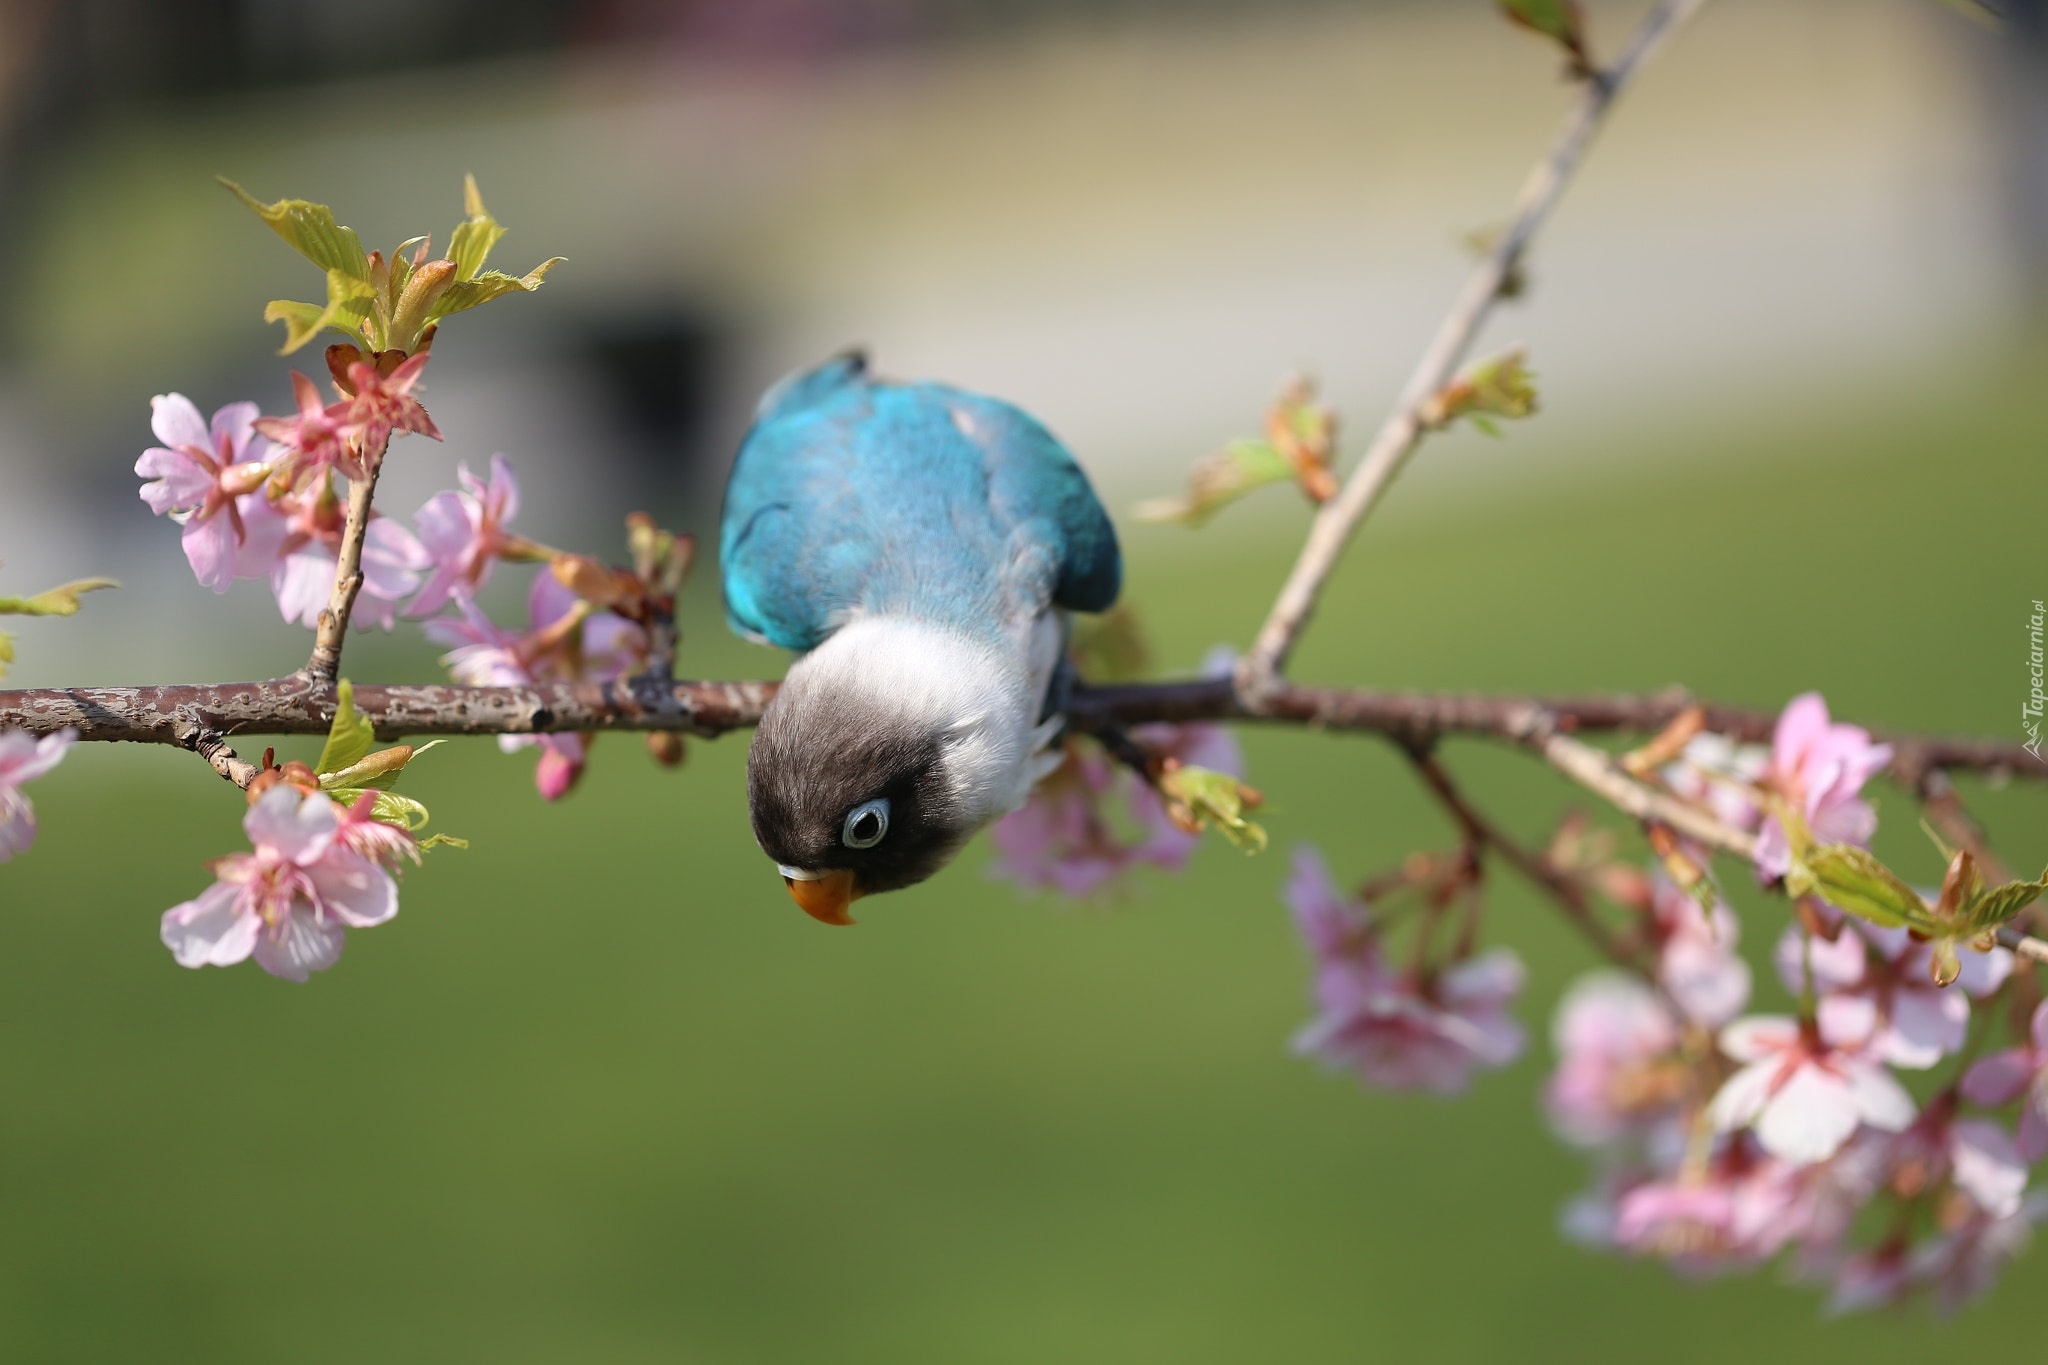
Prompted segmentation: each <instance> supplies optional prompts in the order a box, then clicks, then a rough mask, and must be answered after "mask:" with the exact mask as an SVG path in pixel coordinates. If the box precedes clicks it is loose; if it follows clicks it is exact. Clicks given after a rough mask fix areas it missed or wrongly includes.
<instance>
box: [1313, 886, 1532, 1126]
mask: <svg viewBox="0 0 2048 1365" xmlns="http://www.w3.org/2000/svg"><path fill="white" fill-rule="evenodd" d="M1286 895H1287V902H1288V904H1289V905H1290V906H1291V907H1292V908H1293V910H1294V921H1295V924H1296V926H1297V927H1298V928H1299V929H1300V930H1301V936H1302V938H1303V939H1304V940H1306V941H1307V943H1308V946H1309V951H1310V953H1311V954H1312V955H1313V957H1314V959H1315V1004H1316V1017H1315V1018H1314V1019H1313V1020H1311V1021H1310V1022H1309V1024H1308V1025H1307V1026H1306V1027H1304V1028H1303V1029H1302V1030H1301V1031H1300V1032H1299V1033H1297V1034H1295V1036H1294V1050H1295V1051H1296V1052H1299V1053H1302V1054H1305V1055H1308V1056H1313V1057H1317V1058H1319V1059H1321V1060H1322V1061H1323V1062H1324V1063H1325V1064H1326V1065H1328V1066H1330V1067H1331V1068H1333V1069H1339V1070H1345V1071H1350V1072H1353V1073H1355V1074H1356V1075H1357V1076H1358V1077H1359V1078H1360V1079H1361V1080H1363V1081H1365V1082H1366V1083H1367V1084H1369V1085H1376V1086H1380V1087H1383V1088H1385V1089H1389V1090H1428V1091H1433V1092H1435V1093H1437V1094H1456V1093H1458V1092H1459V1091H1462V1090H1464V1089H1465V1088H1466V1086H1467V1085H1468V1084H1470V1082H1471V1079H1472V1076H1473V1074H1474V1073H1475V1072H1477V1071H1480V1070H1483V1069H1488V1068H1494V1067H1503V1066H1506V1065H1507V1064H1508V1063H1510V1062H1512V1061H1514V1060H1515V1058H1517V1057H1519V1056H1521V1054H1522V1048H1523V1044H1524V1038H1523V1033H1522V1026H1521V1025H1520V1024H1518V1023H1516V1022H1515V1019H1514V1016H1513V1015H1512V1013H1510V1011H1511V1009H1512V1007H1513V1005H1514V1002H1515V997H1516V996H1518V995H1520V994H1521V991H1522V982H1523V977H1524V975H1525V973H1524V972H1523V970H1522V963H1521V960H1520V959H1518V958H1517V957H1516V956H1515V955H1514V954H1513V953H1512V952H1510V951H1509V950H1507V949H1505V948H1496V949H1494V950H1492V951H1490V952H1485V953H1478V954H1474V953H1472V952H1471V950H1470V944H1469V943H1461V944H1457V945H1454V946H1453V948H1452V949H1451V951H1450V953H1449V954H1448V955H1447V956H1446V957H1444V958H1441V959H1434V960H1433V959H1431V958H1429V957H1427V956H1426V955H1425V954H1424V953H1422V952H1420V951H1418V952H1416V953H1415V954H1414V956H1413V958H1412V960H1411V961H1409V962H1407V963H1406V964H1401V965H1397V964H1396V963H1395V962H1394V961H1393V960H1392V959H1391V957H1390V956H1389V954H1388V952H1387V946H1386V941H1385V928H1386V924H1385V922H1384V920H1383V919H1382V917H1381V916H1380V915H1379V914H1378V913H1377V912H1376V910H1375V907H1374V906H1373V905H1372V904H1370V903H1369V902H1368V900H1367V899H1366V898H1365V897H1364V896H1362V895H1361V896H1345V895H1344V894H1343V893H1342V892H1340V891H1339V890H1338V889H1337V887H1336V884H1335V883H1334V882H1333V881H1332V880H1331V877H1330V871H1329V868H1328V867H1327V865H1325V863H1324V862H1323V858H1322V855H1321V854H1319V853H1317V852H1316V851H1315V850H1314V849H1313V848H1306V847H1304V848H1301V849H1298V850H1297V851H1296V852H1295V856H1294V874H1293V876H1292V877H1290V878H1289V880H1288V883H1287V892H1286ZM1417 942H1418V944H1420V945H1423V946H1426V936H1425V935H1421V934H1418V939H1417Z"/></svg>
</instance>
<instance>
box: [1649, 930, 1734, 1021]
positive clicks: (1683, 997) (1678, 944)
mask: <svg viewBox="0 0 2048 1365" xmlns="http://www.w3.org/2000/svg"><path fill="white" fill-rule="evenodd" d="M1657 979H1658V981H1660V982H1661V983H1662V984H1663V986H1664V989H1665V990H1666V991H1668V992H1669V993H1670V995H1671V998H1672V999H1673V1000H1675V1001H1677V1002H1678V1006H1679V1008H1680V1009H1682V1010H1684V1011H1685V1013H1686V1017H1687V1018H1689V1019H1692V1020H1693V1021H1694V1022H1696V1023H1698V1024H1701V1025H1704V1026H1705V1027H1707V1028H1718V1027H1719V1026H1720V1025H1722V1024H1725V1023H1727V1022H1728V1021H1729V1020H1730V1019H1733V1018H1734V1017H1735V1016H1736V1015H1737V1014H1740V1013H1741V1012H1742V1008H1743V1006H1745V1005H1747V1004H1748V1003H1749V964H1748V963H1747V962H1744V961H1743V960H1742V959H1741V958H1739V957H1737V956H1735V955H1734V954H1733V953H1731V952H1729V951H1728V950H1727V949H1726V948H1723V947H1719V946H1717V945H1715V944H1712V943H1709V942H1706V941H1704V940H1701V939H1695V938H1676V939H1673V940H1671V941H1670V942H1669V943H1667V944H1666V945H1665V947H1664V951H1663V953H1662V955H1661V956H1660V957H1659V959H1658V963H1657Z"/></svg>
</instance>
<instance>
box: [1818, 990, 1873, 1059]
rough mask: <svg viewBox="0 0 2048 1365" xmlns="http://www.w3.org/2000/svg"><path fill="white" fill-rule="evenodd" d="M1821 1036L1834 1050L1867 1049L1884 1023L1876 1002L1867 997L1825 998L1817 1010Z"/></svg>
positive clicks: (1826, 996)
mask: <svg viewBox="0 0 2048 1365" xmlns="http://www.w3.org/2000/svg"><path fill="white" fill-rule="evenodd" d="M1814 1020H1815V1022H1816V1023H1817V1024H1819V1026H1820V1036H1821V1037H1822V1038H1824V1039H1826V1040H1827V1042H1828V1044H1829V1045H1830V1046H1832V1047H1844V1048H1860V1047H1866V1046H1868V1045H1869V1044H1870V1042H1871V1040H1872V1039H1874V1038H1876V1037H1877V1035H1878V1030H1879V1026H1880V1024H1881V1023H1882V1020H1881V1019H1880V1018H1879V1016H1878V1012H1877V1001H1876V1000H1875V999H1874V998H1873V997H1871V996H1868V995H1824V996H1822V997H1821V998H1820V1000H1819V1002H1818V1003H1817V1004H1816V1006H1815V1007H1814Z"/></svg>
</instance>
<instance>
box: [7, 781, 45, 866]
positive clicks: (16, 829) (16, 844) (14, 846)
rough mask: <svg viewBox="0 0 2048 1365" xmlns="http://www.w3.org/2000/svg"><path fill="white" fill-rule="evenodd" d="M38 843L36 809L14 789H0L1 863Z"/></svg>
mask: <svg viewBox="0 0 2048 1365" xmlns="http://www.w3.org/2000/svg"><path fill="white" fill-rule="evenodd" d="M35 841H36V808H35V807H34V806H32V805H30V804H29V800H28V798H27V797H26V796H23V795H22V794H21V793H20V792H18V791H15V790H14V789H13V788H12V787H0V863H4V862H6V861H7V860H8V859H9V858H12V857H13V856H14V855H15V854H17V853H26V852H27V851H28V846H29V845H30V844H33V843H34V842H35Z"/></svg>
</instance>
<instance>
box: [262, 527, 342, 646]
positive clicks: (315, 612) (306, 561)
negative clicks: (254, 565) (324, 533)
mask: <svg viewBox="0 0 2048 1365" xmlns="http://www.w3.org/2000/svg"><path fill="white" fill-rule="evenodd" d="M334 568H335V558H334V553H333V551H331V550H328V549H326V548H325V547H323V546H321V545H318V544H312V545H307V546H305V547H304V548H303V549H299V550H294V551H293V552H292V553H290V554H288V555H286V556H285V557H284V558H282V559H280V560H279V561H278V562H277V567H275V568H274V569H272V570H271V571H270V591H271V592H272V593H273V594H274V595H275V596H276V597H277V611H278V614H279V615H280V616H282V617H284V619H285V620H287V621H295V622H297V623H298V624H299V625H302V626H305V627H307V628H308V629H313V628H317V627H318V626H319V624H320V612H321V609H322V608H324V607H325V606H326V605H327V598H328V595H329V594H330V593H331V592H332V591H333V589H334Z"/></svg>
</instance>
